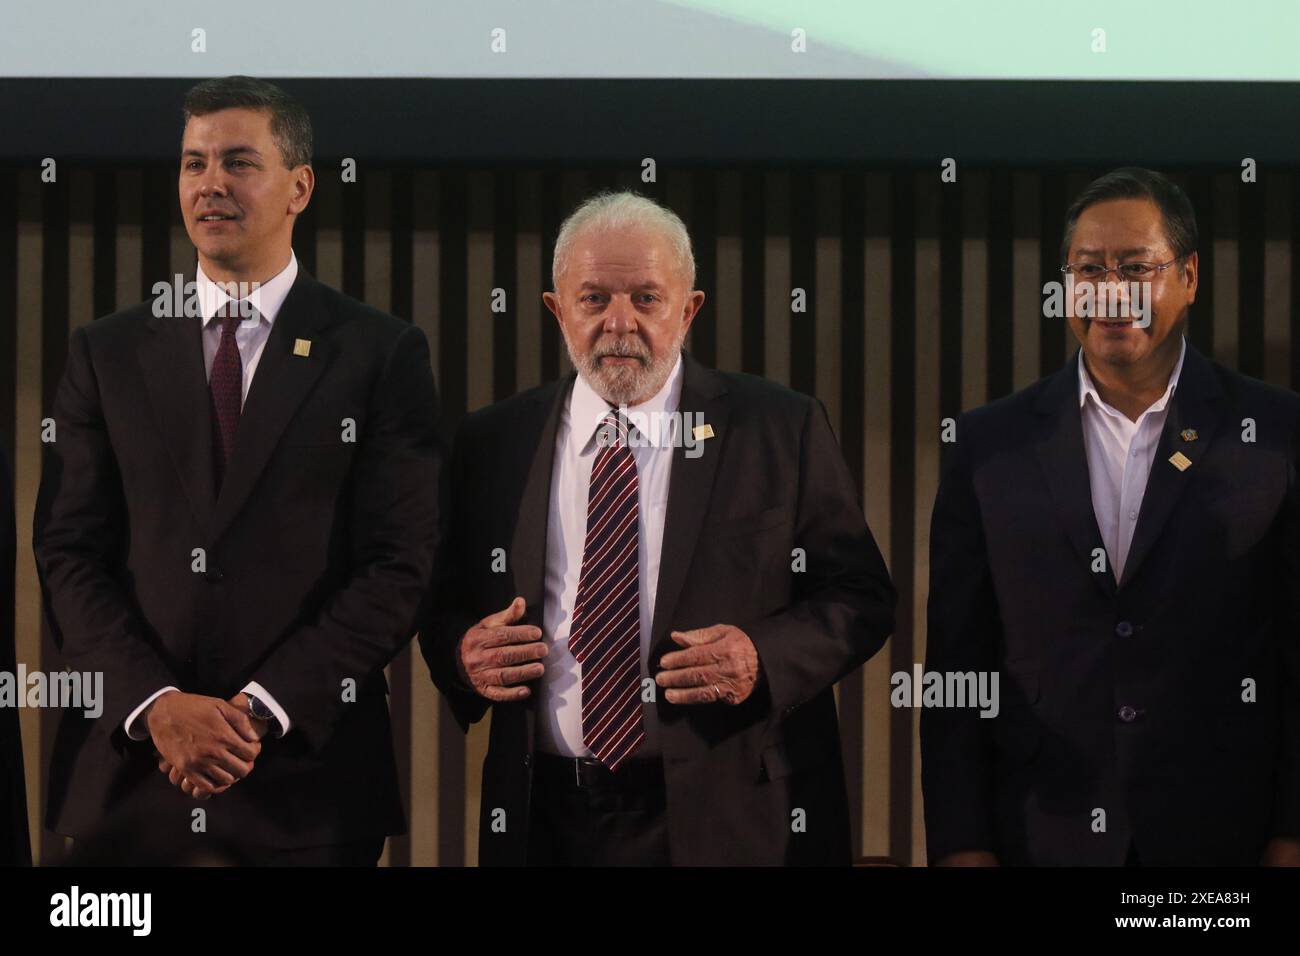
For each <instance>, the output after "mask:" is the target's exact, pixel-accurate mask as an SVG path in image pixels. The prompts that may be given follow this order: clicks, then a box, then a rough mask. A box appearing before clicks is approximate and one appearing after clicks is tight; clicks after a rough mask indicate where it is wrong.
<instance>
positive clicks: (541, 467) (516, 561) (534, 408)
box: [498, 373, 577, 753]
mask: <svg viewBox="0 0 1300 956" xmlns="http://www.w3.org/2000/svg"><path fill="white" fill-rule="evenodd" d="M576 377H577V374H576V373H570V374H569V376H568V377H567V378H565V379H562V380H561V381H559V382H557V383H556V384H555V385H554V386H553V387H552V388H549V389H544V390H542V391H541V392H539V393H538V395H537V400H536V401H534V402H532V403H531V404H530V405H529V406H528V407H527V408H526V409H524V410H523V411H522V412H521V413H520V417H519V419H518V420H517V421H516V422H515V424H514V427H513V431H514V434H515V435H539V437H538V439H537V445H536V446H535V447H534V448H533V450H532V458H531V461H530V460H529V459H528V458H527V457H525V459H524V461H525V462H526V463H527V467H528V476H527V478H526V479H525V480H524V487H523V491H522V492H521V494H520V496H519V513H518V515H517V516H516V518H515V530H514V536H513V538H512V539H511V542H510V560H511V563H512V566H513V567H514V569H515V570H514V581H515V592H516V593H517V594H518V595H519V596H521V597H522V598H523V599H524V601H525V602H526V604H527V606H528V610H527V611H526V612H525V614H524V623H527V624H533V625H535V626H537V627H542V626H543V622H544V621H545V619H546V618H545V612H546V608H545V600H546V527H547V523H548V519H549V517H550V513H551V474H552V472H553V471H554V466H555V433H556V431H557V430H558V428H559V425H560V411H561V410H562V409H563V408H564V403H565V402H566V401H568V398H569V393H570V392H571V391H572V390H573V381H574V379H575V378H576ZM512 596H513V595H512ZM537 699H538V695H537V694H533V695H531V696H530V697H529V698H528V700H527V701H526V702H525V703H524V704H523V705H522V709H523V712H524V734H525V740H526V741H527V747H528V751H529V753H531V752H532V750H533V741H534V734H535V729H536V725H537V715H536V701H537ZM498 706H500V705H498Z"/></svg>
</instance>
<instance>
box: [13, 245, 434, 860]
mask: <svg viewBox="0 0 1300 956" xmlns="http://www.w3.org/2000/svg"><path fill="white" fill-rule="evenodd" d="M199 335H200V320H199V319H197V318H193V317H186V318H161V319H160V318H155V317H153V315H152V314H151V310H150V307H149V304H148V303H145V304H143V305H139V306H135V307H133V308H130V309H127V310H125V311H123V312H119V313H117V314H115V315H111V316H108V317H106V318H102V319H99V320H98V321H96V322H94V323H92V324H91V325H88V326H85V327H83V328H80V329H77V330H76V331H75V332H74V333H73V335H72V338H71V342H70V345H69V353H68V363H67V369H66V371H65V373H64V376H63V381H62V382H61V383H60V385H59V390H58V395H57V398H56V399H55V406H54V419H55V421H56V424H57V441H55V442H52V443H50V444H48V445H47V446H46V458H45V463H44V470H43V473H42V476H41V487H40V494H39V497H38V501H37V507H36V519H35V528H34V538H35V551H36V559H37V566H38V569H39V572H40V577H41V582H42V586H43V588H44V590H45V597H46V609H47V613H48V616H49V620H50V624H51V627H52V628H53V630H54V633H55V637H56V640H58V641H59V643H60V646H61V648H62V651H63V655H64V657H65V658H66V661H67V664H68V666H70V667H71V668H73V669H75V670H83V671H84V670H89V671H102V672H103V673H104V675H105V677H104V680H105V694H104V696H105V698H106V704H105V707H104V713H103V716H102V717H101V718H99V719H98V720H90V719H86V718H83V717H82V716H81V712H80V711H69V712H65V714H64V715H63V720H62V723H61V724H60V727H59V733H58V736H57V739H56V742H55V745H54V754H53V760H52V765H51V769H50V795H49V808H48V810H49V817H48V825H49V826H50V827H51V828H52V829H54V830H56V831H58V832H60V833H65V834H71V835H73V836H84V835H88V834H90V833H91V832H92V831H93V830H94V828H95V827H96V825H97V824H98V823H100V822H101V818H103V817H104V816H106V815H108V814H110V813H113V812H114V811H118V810H122V809H126V810H129V811H132V812H146V808H147V812H150V813H159V814H164V813H173V814H180V815H183V816H184V817H185V819H186V828H187V831H188V812H189V810H190V808H192V807H193V806H194V804H193V803H192V802H191V801H190V800H189V798H187V797H185V796H184V795H183V794H182V793H181V792H180V791H179V790H177V789H176V788H174V787H171V786H170V785H169V784H168V782H167V780H166V779H165V778H164V777H163V775H162V774H161V773H160V772H159V771H158V769H157V766H156V763H155V760H154V758H153V755H152V754H153V748H152V744H151V742H150V741H148V740H146V741H142V742H132V741H129V740H127V739H126V736H125V734H124V732H123V731H122V721H123V720H124V719H125V717H126V716H127V715H128V714H129V713H130V712H131V711H132V710H133V709H135V708H136V707H137V706H138V705H139V704H140V703H141V702H142V701H143V700H145V699H146V698H147V697H148V696H149V695H150V694H152V693H153V692H154V691H155V690H157V689H159V688H161V687H163V686H166V685H168V684H174V685H176V686H178V687H180V688H181V689H182V690H184V691H187V692H191V693H197V694H209V695H212V696H216V697H221V698H229V697H231V696H232V695H233V694H236V693H238V692H239V690H240V689H241V688H242V687H243V686H244V685H245V683H246V682H248V681H249V680H255V681H257V682H258V683H260V684H262V686H264V687H265V688H266V690H267V691H268V692H269V693H270V694H271V695H272V696H274V697H275V698H276V700H277V701H278V702H279V703H280V705H281V706H282V707H283V708H284V709H285V711H286V712H287V713H288V715H289V718H290V720H291V721H292V727H291V729H290V731H289V733H288V734H286V735H285V736H284V737H283V738H281V739H273V738H271V737H269V736H268V738H267V739H266V740H265V741H264V745H263V751H262V754H261V756H260V757H259V758H258V759H257V762H256V766H255V768H254V770H253V773H252V774H251V775H250V776H249V777H248V778H247V779H246V780H242V781H240V782H239V783H238V784H237V785H235V786H234V787H232V788H231V789H230V790H229V791H227V792H225V793H223V794H220V795H218V796H216V797H214V798H212V800H211V801H210V802H208V803H206V804H204V805H205V806H206V807H207V808H208V816H209V818H210V819H211V820H212V821H213V822H214V823H217V822H222V823H224V824H225V825H226V826H231V827H234V828H235V829H236V830H237V831H238V835H239V837H240V839H242V840H245V841H249V842H252V843H255V844H257V845H260V846H273V847H274V846H283V847H293V846H310V845H316V844H324V843H336V842H344V841H348V840H353V839H359V838H363V837H367V836H374V835H380V834H389V833H396V832H401V831H402V828H403V826H404V819H403V814H402V805H401V800H400V797H399V793H398V786H397V775H396V771H395V764H394V758H393V747H392V740H391V734H390V728H389V721H388V709H387V701H386V698H385V694H386V691H387V684H386V682H385V679H384V675H383V667H384V665H385V664H387V662H388V661H389V660H390V659H391V658H392V657H393V655H394V654H395V653H396V652H397V651H398V650H399V649H400V648H401V647H402V646H403V645H404V644H405V643H406V642H407V641H408V640H410V638H411V636H412V634H413V633H414V626H415V619H416V612H417V610H418V608H419V606H420V602H421V599H422V597H423V594H424V591H425V589H426V588H427V585H428V580H429V577H430V575H431V573H432V563H433V553H434V550H435V548H436V535H437V486H436V483H437V480H438V471H439V463H440V451H439V446H438V444H437V440H436V436H435V428H434V423H435V421H436V408H435V405H436V401H435V394H434V386H433V377H432V371H431V368H430V365H429V353H428V348H427V345H426V343H425V338H424V335H423V333H422V332H421V331H420V330H419V329H418V328H416V327H414V326H412V325H410V324H408V323H406V322H402V321H400V320H398V319H395V318H393V317H392V316H389V315H385V314H383V313H381V312H379V311H377V310H375V309H372V308H369V307H367V306H365V305H363V304H361V303H359V302H356V301H355V300H352V299H349V298H348V297H346V296H344V295H342V294H340V293H338V292H335V291H334V290H332V289H329V288H327V287H326V286H324V285H321V284H320V283H319V282H317V281H316V280H315V279H313V278H311V277H310V276H308V275H307V274H306V273H305V272H302V271H300V272H299V274H298V277H297V280H296V281H295V283H294V285H293V288H292V289H291V290H290V292H289V295H288V297H287V298H286V299H285V301H284V304H283V306H282V307H281V311H280V313H279V314H278V315H277V317H276V319H275V323H274V325H273V326H272V330H271V334H270V338H269V339H268V341H267V343H266V347H265V349H264V351H263V353H262V357H261V360H260V363H259V365H258V368H257V372H256V375H255V376H254V379H253V382H252V386H251V388H250V389H249V393H248V397H247V400H246V402H245V405H244V409H243V413H242V415H241V418H240V422H239V430H238V433H237V435H236V447H235V451H234V455H233V457H232V459H231V462H230V465H229V470H228V472H227V474H226V477H225V480H224V482H223V484H222V486H221V493H220V496H219V497H217V496H215V495H214V493H213V489H214V484H215V481H214V475H213V450H212V427H213V426H212V424H211V417H210V412H209V393H208V386H207V380H206V377H205V373H204V365H203V354H202V348H201V343H200V338H199ZM296 339H305V340H308V341H310V343H311V344H310V351H309V354H308V355H307V356H299V355H294V354H293V351H294V343H295V340H296ZM345 418H351V419H354V420H355V425H356V432H355V439H356V440H355V441H354V442H344V441H342V440H340V439H341V436H342V434H343V427H342V424H341V423H342V420H343V419H345ZM196 548H202V549H204V551H205V552H206V570H205V571H203V572H202V573H196V571H195V570H193V567H194V562H195V558H194V556H193V549H196ZM347 681H351V682H354V686H355V688H356V693H355V702H348V701H345V699H344V698H345V694H344V686H345V682H347ZM187 831H186V832H187Z"/></svg>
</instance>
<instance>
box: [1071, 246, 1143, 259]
mask: <svg viewBox="0 0 1300 956" xmlns="http://www.w3.org/2000/svg"><path fill="white" fill-rule="evenodd" d="M1153 252H1155V250H1154V249H1152V248H1151V247H1150V246H1135V247H1133V248H1132V249H1124V250H1121V252H1120V254H1119V258H1121V259H1123V258H1125V257H1126V256H1149V255H1151V254H1152V253H1153ZM1101 254H1102V251H1101V250H1100V249H1078V250H1076V251H1075V255H1078V256H1099V255H1101Z"/></svg>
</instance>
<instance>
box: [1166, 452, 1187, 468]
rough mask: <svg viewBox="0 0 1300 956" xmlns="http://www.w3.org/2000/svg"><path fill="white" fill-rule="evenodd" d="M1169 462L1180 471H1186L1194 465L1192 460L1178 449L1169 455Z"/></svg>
mask: <svg viewBox="0 0 1300 956" xmlns="http://www.w3.org/2000/svg"><path fill="white" fill-rule="evenodd" d="M1169 464H1171V465H1173V466H1174V467H1175V468H1177V469H1178V470H1179V471H1186V470H1187V469H1188V468H1191V467H1192V460H1191V459H1190V458H1188V457H1187V456H1186V455H1184V454H1183V453H1182V452H1181V451H1176V452H1174V453H1173V454H1172V455H1170V456H1169Z"/></svg>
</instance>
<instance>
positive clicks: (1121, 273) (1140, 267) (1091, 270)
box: [1061, 256, 1183, 282]
mask: <svg viewBox="0 0 1300 956" xmlns="http://www.w3.org/2000/svg"><path fill="white" fill-rule="evenodd" d="M1182 258H1183V257H1182V256H1176V257H1174V258H1173V259H1170V260H1169V261H1168V262H1121V263H1120V264H1119V265H1117V266H1116V267H1115V268H1113V269H1107V268H1106V267H1105V266H1104V265H1102V264H1101V263H1100V262H1071V263H1067V264H1066V265H1063V266H1061V272H1063V273H1064V272H1072V273H1074V277H1075V278H1076V279H1082V280H1083V281H1084V282H1100V281H1103V280H1105V278H1106V277H1107V276H1108V275H1110V274H1111V273H1112V272H1113V273H1115V278H1116V279H1117V280H1120V281H1123V280H1128V281H1129V282H1142V281H1143V280H1145V279H1153V278H1155V277H1156V276H1157V275H1159V274H1160V273H1161V272H1164V271H1165V270H1166V269H1168V268H1169V267H1170V266H1172V265H1173V264H1174V263H1175V262H1177V261H1178V260H1179V259H1182Z"/></svg>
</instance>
